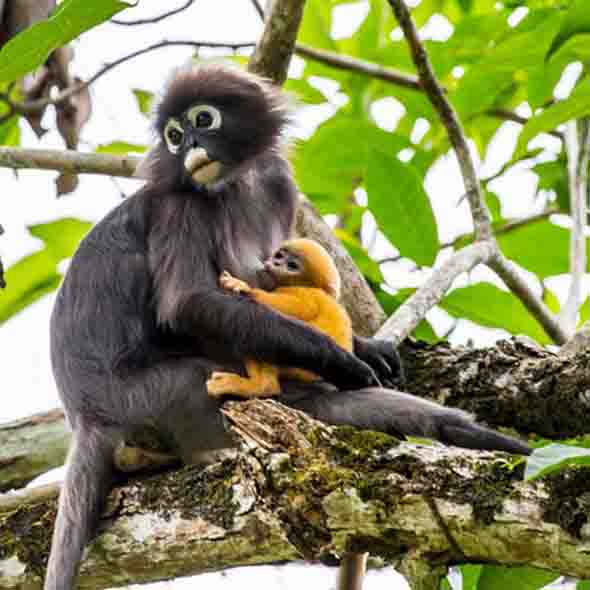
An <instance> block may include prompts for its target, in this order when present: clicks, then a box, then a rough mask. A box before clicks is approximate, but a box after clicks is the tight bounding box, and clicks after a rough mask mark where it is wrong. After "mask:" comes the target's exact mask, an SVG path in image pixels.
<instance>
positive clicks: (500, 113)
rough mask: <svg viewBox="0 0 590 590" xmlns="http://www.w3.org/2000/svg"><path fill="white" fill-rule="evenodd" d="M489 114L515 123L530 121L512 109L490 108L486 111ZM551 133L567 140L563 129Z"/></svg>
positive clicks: (524, 123)
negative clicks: (562, 131)
mask: <svg viewBox="0 0 590 590" xmlns="http://www.w3.org/2000/svg"><path fill="white" fill-rule="evenodd" d="M486 114H487V115H490V116H491V117H497V118H498V119H506V120H507V121H514V122H515V123H520V125H526V124H527V123H528V121H529V120H528V119H527V118H526V117H522V116H521V115H519V114H517V113H515V112H513V111H510V110H508V109H490V110H488V111H486ZM547 133H548V134H549V135H553V137H557V139H560V140H561V141H565V136H564V135H563V133H561V131H555V130H554V131H548V132H547Z"/></svg>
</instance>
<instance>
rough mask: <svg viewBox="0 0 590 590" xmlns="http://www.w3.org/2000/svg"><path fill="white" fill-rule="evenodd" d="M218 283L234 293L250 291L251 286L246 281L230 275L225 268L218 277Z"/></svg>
mask: <svg viewBox="0 0 590 590" xmlns="http://www.w3.org/2000/svg"><path fill="white" fill-rule="evenodd" d="M219 284H220V285H221V286H222V287H223V288H224V289H225V290H227V291H233V292H234V293H250V292H251V291H252V287H250V285H248V283H246V282H244V281H241V280H240V279H236V277H233V276H232V275H230V274H229V273H228V272H227V270H224V271H223V272H222V273H221V275H220V277H219Z"/></svg>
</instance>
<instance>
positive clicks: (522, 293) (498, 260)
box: [488, 251, 568, 344]
mask: <svg viewBox="0 0 590 590" xmlns="http://www.w3.org/2000/svg"><path fill="white" fill-rule="evenodd" d="M488 266H489V267H490V268H491V269H492V270H493V271H495V272H496V273H497V274H498V276H499V277H500V278H501V279H502V280H503V281H504V283H506V286H507V287H508V288H509V289H510V291H512V292H513V293H514V294H515V295H516V296H517V297H518V298H519V299H520V300H521V301H522V302H523V303H524V305H525V307H526V308H527V309H528V310H529V311H530V312H531V314H532V315H533V317H535V318H536V319H537V321H538V322H539V323H540V324H541V326H543V329H544V330H545V332H547V334H548V335H549V336H550V337H551V338H553V340H554V341H555V342H556V343H557V344H563V343H564V342H567V340H568V334H567V332H566V331H565V330H564V329H563V328H562V327H561V326H560V324H559V322H558V321H557V319H556V318H555V316H554V315H553V314H552V313H551V310H550V309H549V308H548V307H547V306H546V305H545V304H544V303H543V301H542V300H541V299H540V298H539V297H537V296H536V295H535V293H534V292H533V291H532V289H531V288H530V287H529V285H528V284H527V282H526V280H525V278H524V277H523V275H522V273H521V272H520V271H519V270H518V268H517V267H516V266H515V265H514V263H512V262H511V261H510V260H506V258H504V257H503V256H502V255H501V254H500V252H499V251H498V252H496V253H495V255H494V257H493V258H492V259H491V260H490V261H489V262H488Z"/></svg>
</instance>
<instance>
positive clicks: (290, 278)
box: [207, 238, 353, 398]
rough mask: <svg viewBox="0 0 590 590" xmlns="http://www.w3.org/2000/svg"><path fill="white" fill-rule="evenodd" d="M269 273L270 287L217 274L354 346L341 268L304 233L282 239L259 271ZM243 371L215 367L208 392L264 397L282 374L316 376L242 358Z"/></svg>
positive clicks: (233, 287)
mask: <svg viewBox="0 0 590 590" xmlns="http://www.w3.org/2000/svg"><path fill="white" fill-rule="evenodd" d="M261 272H263V273H264V274H265V275H267V276H268V278H269V284H270V285H272V288H271V290H264V289H256V288H253V287H250V285H248V283H246V282H245V281H242V280H240V279H237V278H235V277H232V276H231V275H230V274H229V273H228V272H227V271H225V272H223V273H222V274H221V277H220V279H219V282H220V284H221V286H222V287H223V288H224V289H226V290H229V291H232V292H234V293H238V294H244V295H248V296H249V297H252V298H253V299H254V300H255V301H257V302H258V303H262V304H264V305H268V306H270V307H272V308H273V309H274V310H275V311H278V312H280V313H282V314H284V315H287V316H289V317H293V318H296V319H298V320H302V321H304V322H305V323H306V324H307V325H309V326H312V327H314V328H315V329H317V330H319V331H320V332H323V333H324V334H326V335H328V336H329V337H330V338H332V340H334V341H335V342H336V344H338V345H339V346H341V347H342V348H343V349H344V350H347V351H349V352H352V351H353V333H352V322H351V321H350V317H349V316H348V313H347V312H346V310H345V309H344V307H343V306H342V305H340V304H339V303H338V299H339V297H340V273H339V272H338V269H337V268H336V265H335V264H334V261H333V260H332V258H331V256H330V255H329V254H328V252H326V250H325V249H324V248H323V247H322V246H321V245H320V244H318V243H317V242H315V241H313V240H308V239H305V238H298V239H292V240H287V241H286V242H283V243H282V244H281V246H280V248H279V249H278V250H277V251H276V252H274V253H273V254H272V256H271V257H270V258H269V259H268V260H267V261H266V262H265V263H264V269H263V270H262V271H261ZM245 365H246V373H247V375H248V376H247V377H242V376H240V375H236V374H235V373H227V372H223V371H215V372H214V373H213V374H212V375H211V378H210V379H209V380H208V381H207V391H208V392H209V395H211V396H213V397H219V396H221V395H224V394H228V393H230V394H233V395H237V396H239V397H243V398H252V397H268V396H271V395H276V394H278V393H280V391H281V386H280V383H279V376H280V377H282V378H287V379H289V378H291V379H299V380H301V381H316V380H317V379H319V377H318V376H317V375H315V374H314V373H310V372H309V371H305V370H303V369H297V368H282V369H280V370H279V368H278V367H275V366H273V365H269V364H265V363H261V362H259V361H257V360H252V359H246V361H245Z"/></svg>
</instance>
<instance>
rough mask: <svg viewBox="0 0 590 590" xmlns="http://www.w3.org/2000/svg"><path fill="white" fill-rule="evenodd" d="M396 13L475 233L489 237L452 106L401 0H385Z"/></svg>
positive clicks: (487, 218)
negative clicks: (447, 144)
mask: <svg viewBox="0 0 590 590" xmlns="http://www.w3.org/2000/svg"><path fill="white" fill-rule="evenodd" d="M388 2H389V5H390V6H391V8H392V9H393V12H394V13H395V16H396V18H397V20H398V22H399V24H400V27H401V28H402V31H403V32H404V35H405V37H406V41H407V42H408V45H409V47H410V52H411V54H412V59H413V61H414V64H415V66H416V69H417V70H418V74H419V76H420V81H421V84H422V87H423V88H424V91H425V92H426V94H427V95H428V98H429V99H430V102H432V105H433V106H434V108H435V109H436V111H437V112H438V114H439V115H440V118H441V121H442V123H443V125H444V126H445V127H446V129H447V133H448V135H449V139H450V140H451V143H452V145H453V147H454V149H455V153H456V154H457V160H458V161H459V166H460V168H461V174H462V175H463V182H464V183H465V192H466V193H467V199H468V201H469V206H470V208H471V214H472V216H473V223H474V225H475V235H476V236H477V239H479V240H489V239H491V238H492V222H491V218H490V213H489V211H488V209H487V207H486V204H485V201H484V198H483V194H482V191H481V186H480V184H479V181H478V178H477V173H476V171H475V166H474V164H473V159H472V158H471V154H470V153H469V147H468V145H467V140H466V139H465V133H464V131H463V128H462V127H461V123H460V121H459V118H458V116H457V114H456V113H455V110H454V109H453V107H452V106H451V104H450V102H449V101H448V100H447V99H446V97H445V93H444V90H443V89H442V87H441V86H440V84H439V83H438V80H437V79H436V76H435V75H434V71H433V69H432V66H431V64H430V61H429V59H428V56H427V54H426V50H425V49H424V47H423V45H422V43H421V42H420V40H419V39H418V31H417V30H416V27H415V25H414V22H413V21H412V19H411V17H410V12H409V10H408V7H407V6H406V4H405V2H404V0H388Z"/></svg>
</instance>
